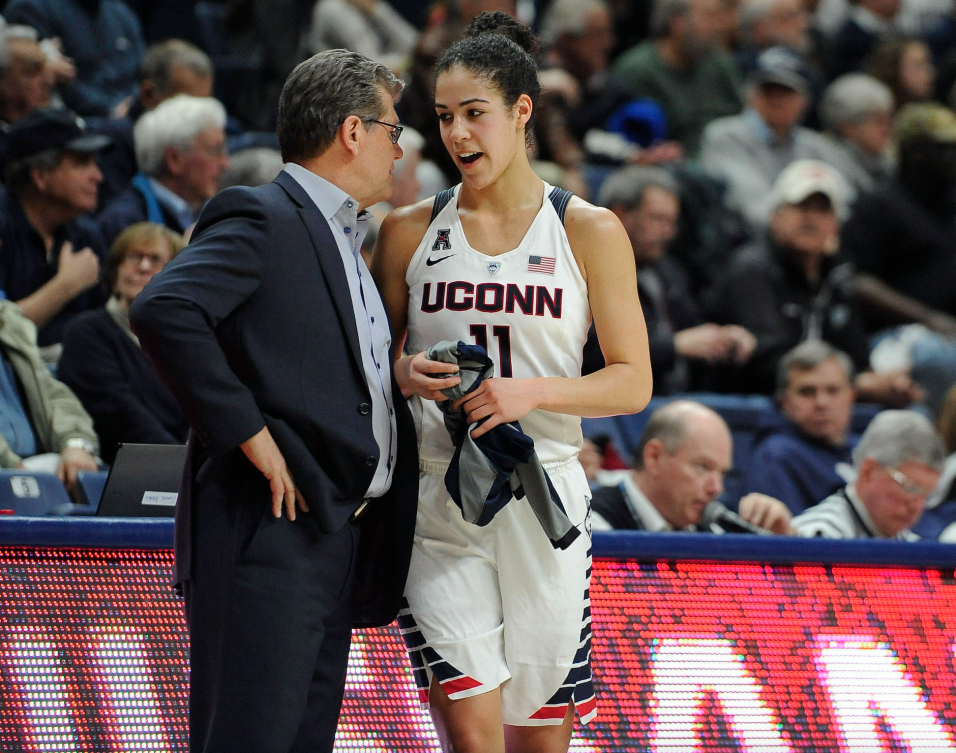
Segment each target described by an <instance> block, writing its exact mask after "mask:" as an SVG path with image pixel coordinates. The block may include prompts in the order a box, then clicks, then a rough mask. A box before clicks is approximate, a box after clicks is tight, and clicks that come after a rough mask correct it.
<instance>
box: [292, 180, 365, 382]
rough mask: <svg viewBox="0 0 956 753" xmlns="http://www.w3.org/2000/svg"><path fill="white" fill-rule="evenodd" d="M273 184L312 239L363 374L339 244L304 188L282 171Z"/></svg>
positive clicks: (360, 371) (363, 369) (353, 310)
mask: <svg viewBox="0 0 956 753" xmlns="http://www.w3.org/2000/svg"><path fill="white" fill-rule="evenodd" d="M275 182H276V183H278V184H279V185H280V186H282V188H284V189H285V192H286V193H287V194H289V196H290V197H291V198H292V200H293V201H295V203H296V204H298V205H299V216H300V217H301V218H302V222H303V223H304V224H305V227H306V229H307V230H308V231H309V238H311V240H312V247H313V249H314V251H315V255H316V257H317V258H318V260H319V266H320V267H321V268H322V272H323V274H324V275H325V281H326V284H327V285H328V288H329V293H330V294H331V296H332V302H333V303H334V304H335V308H336V309H337V310H338V312H339V319H340V320H341V321H342V327H343V329H344V330H345V336H346V339H347V340H348V341H349V347H350V348H351V350H352V356H353V357H354V358H355V365H356V366H357V367H358V370H359V373H361V374H364V373H365V367H364V366H363V363H362V351H361V348H360V346H359V338H358V325H357V324H356V321H355V309H354V308H353V307H352V295H351V293H350V291H349V281H348V278H347V277H346V276H345V268H344V267H343V266H342V256H341V254H340V253H339V247H338V244H337V243H336V242H335V237H334V236H333V235H332V229H331V228H330V227H329V223H328V222H327V221H326V219H325V217H323V216H322V213H321V212H320V211H319V210H318V208H317V207H316V206H315V204H314V203H313V201H312V200H311V199H310V198H309V195H308V194H307V193H306V192H305V189H304V188H302V186H300V185H299V183H298V181H296V179H295V178H293V177H292V176H290V175H288V174H287V173H285V172H281V173H279V175H278V177H276V179H275Z"/></svg>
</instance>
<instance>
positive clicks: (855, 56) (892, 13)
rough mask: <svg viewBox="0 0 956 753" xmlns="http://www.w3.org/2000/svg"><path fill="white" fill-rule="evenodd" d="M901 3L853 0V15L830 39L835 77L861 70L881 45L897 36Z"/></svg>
mask: <svg viewBox="0 0 956 753" xmlns="http://www.w3.org/2000/svg"><path fill="white" fill-rule="evenodd" d="M901 5H902V2H901V0H851V5H850V14H849V16H848V17H847V19H846V21H844V22H843V26H841V27H840V29H839V31H837V33H836V35H835V36H834V37H833V39H832V40H831V41H830V49H829V51H828V53H827V69H828V75H829V77H830V78H831V79H834V78H836V77H837V76H842V75H843V74H844V73H851V72H853V71H858V70H860V69H861V68H862V67H863V63H864V62H865V61H866V58H867V57H868V56H869V55H870V53H871V52H873V50H874V49H876V47H877V45H879V43H880V42H882V41H883V40H885V39H889V38H891V37H892V36H894V34H895V30H894V28H893V20H894V19H895V18H896V15H897V13H899V10H900V6H901Z"/></svg>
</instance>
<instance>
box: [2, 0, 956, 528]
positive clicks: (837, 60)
mask: <svg viewBox="0 0 956 753" xmlns="http://www.w3.org/2000/svg"><path fill="white" fill-rule="evenodd" d="M485 10H504V11H506V12H508V13H509V14H511V15H513V16H515V17H517V18H519V19H521V20H522V21H525V22H527V23H529V24H531V25H532V26H533V28H535V29H536V30H537V31H538V33H539V35H540V37H541V40H542V43H543V53H542V55H541V59H540V80H541V84H542V96H541V100H540V103H539V107H538V111H537V112H536V115H535V133H534V139H533V144H532V145H531V146H530V147H529V148H531V149H532V150H533V157H534V165H535V169H536V171H537V172H538V173H539V174H540V175H541V177H542V178H544V179H545V180H547V181H548V182H550V183H552V184H555V185H559V186H562V187H564V188H567V189H569V190H571V191H573V192H574V193H576V194H578V195H580V196H582V197H583V198H585V199H587V200H589V201H591V202H593V203H595V204H599V205H601V206H604V207H606V208H608V209H609V210H610V211H612V212H613V213H614V214H615V215H617V216H618V217H619V218H620V220H621V222H622V224H623V225H624V227H625V229H626V231H627V233H628V235H629V237H630V240H631V243H632V246H633V249H634V255H635V260H636V263H637V278H638V279H637V283H638V291H639V295H640V299H641V304H642V307H643V310H644V315H645V318H646V321H647V325H648V334H649V338H650V346H651V360H652V366H653V370H654V392H655V395H656V396H659V397H673V396H680V397H681V398H682V399H675V400H674V401H672V402H670V403H668V404H667V405H666V406H664V407H663V408H660V409H659V410H658V411H657V412H656V413H655V414H654V416H653V417H652V418H651V420H650V421H649V422H648V424H647V428H646V430H645V434H644V437H643V438H642V440H641V442H640V444H639V446H637V447H618V448H615V447H613V446H611V445H610V444H609V443H608V442H607V441H606V439H600V438H599V439H598V442H597V444H595V443H588V446H587V447H586V450H585V453H584V454H583V455H582V459H585V460H587V463H588V466H589V467H591V468H592V470H593V472H592V474H591V475H592V477H593V478H594V479H595V484H596V486H598V487H599V489H598V491H597V492H596V493H595V518H596V520H598V521H600V524H601V525H604V524H606V525H608V526H614V527H626V528H634V527H637V528H646V529H650V530H668V529H675V530H680V529H685V528H688V527H692V528H694V529H695V530H698V529H699V530H718V529H719V530H727V528H726V526H723V525H722V524H721V523H720V521H721V520H723V521H724V523H726V522H727V521H728V520H730V518H729V517H728V516H735V517H737V518H739V520H740V521H743V523H745V524H747V525H751V526H753V525H756V526H757V527H758V528H760V529H761V530H763V529H768V530H772V531H775V532H777V533H794V532H796V533H801V534H805V535H822V536H834V537H849V536H854V537H857V536H864V537H874V538H908V537H910V536H915V534H913V533H912V531H911V529H912V528H913V527H914V526H916V527H917V528H919V529H920V530H921V531H922V532H923V535H924V536H931V537H936V536H939V535H941V534H942V535H943V536H944V538H945V537H946V534H945V531H946V526H947V525H948V524H949V523H951V522H953V521H954V520H956V509H954V512H953V513H952V514H951V516H950V518H947V517H946V514H947V513H946V512H945V511H946V510H948V509H949V508H950V505H948V504H947V502H949V501H950V500H953V505H952V507H953V508H956V492H954V491H953V490H952V489H950V488H949V487H950V486H952V482H953V477H954V476H956V462H954V463H949V462H948V461H946V452H947V451H948V452H953V451H954V449H956V394H954V393H953V391H952V388H953V385H954V384H956V294H954V292H953V289H954V287H956V113H954V111H953V109H952V107H953V105H954V104H956V0H394V1H393V2H391V3H389V2H386V0H318V2H315V0H223V1H221V2H195V0H164V1H163V2H159V1H158V0H8V1H7V2H6V3H0V13H2V25H0V161H2V178H3V185H2V187H0V295H2V297H3V299H4V300H3V301H2V303H0V361H2V368H0V395H2V398H0V466H2V467H20V466H26V467H49V468H51V469H55V470H57V471H58V472H59V473H60V475H61V477H62V478H63V479H64V481H65V482H66V483H67V485H68V486H71V485H72V484H73V483H74V482H75V475H76V472H77V471H78V470H82V469H90V468H95V467H97V466H98V465H102V463H104V462H105V463H109V462H110V461H111V460H112V458H113V456H114V455H115V452H116V448H117V445H118V444H119V443H121V442H147V443H181V442H183V441H184V440H185V436H186V431H187V429H186V425H185V422H184V421H183V419H182V416H181V415H180V414H179V411H178V409H177V407H176V405H175V403H174V401H173V400H172V398H171V396H170V394H169V393H168V391H167V390H166V389H165V387H164V386H163V385H162V383H161V382H160V381H159V380H158V379H157V377H156V375H155V374H154V373H153V370H152V368H151V365H150V364H149V362H148V361H147V360H146V358H145V356H144V355H143V354H142V352H141V351H140V349H139V345H138V341H137V339H136V336H135V334H134V333H133V332H132V331H131V330H130V327H129V321H128V317H127V312H128V310H129V306H130V303H131V302H132V300H133V299H134V298H135V296H136V295H137V293H138V292H139V291H140V290H141V289H142V288H143V286H144V285H145V284H146V282H148V280H149V279H150V277H151V276H152V275H154V274H155V273H157V272H158V271H159V270H160V269H162V267H163V265H164V264H165V263H166V262H167V261H169V260H170V259H171V258H172V257H173V256H174V255H175V254H176V253H177V252H178V251H179V250H180V249H181V248H182V247H183V245H184V244H185V243H186V242H188V237H189V233H190V231H191V229H192V226H193V224H194V223H195V221H196V218H197V217H198V214H199V212H200V211H201V210H202V207H203V205H204V203H205V202H206V201H208V200H209V199H210V198H211V197H212V196H213V195H215V193H216V192H217V191H219V190H222V189H223V188H225V187H228V186H232V185H258V184H261V183H265V182H268V181H270V180H272V179H273V178H274V177H275V176H276V175H277V174H278V172H279V171H280V170H281V169H282V160H281V158H280V156H279V153H278V149H277V142H276V138H275V134H274V126H275V117H276V107H277V102H278V95H279V92H280V90H281V87H282V84H283V82H284V81H285V78H286V77H287V76H288V74H289V73H290V72H291V70H292V69H293V68H294V66H295V65H296V64H297V63H298V62H300V61H301V60H303V59H305V58H306V57H308V56H309V55H311V54H314V53H315V52H318V51H321V50H324V49H330V48H338V47H344V48H348V49H352V50H355V51H357V52H360V53H362V54H364V55H366V56H368V57H370V58H373V59H375V60H378V61H380V62H382V63H384V64H386V65H388V66H389V67H390V68H392V69H393V70H394V71H395V72H396V73H397V74H399V75H400V76H402V77H403V78H404V80H405V83H406V87H405V91H404V93H403V96H402V98H401V100H400V102H399V104H398V106H397V109H398V112H399V115H400V118H401V120H402V123H403V125H404V126H405V132H404V135H403V137H402V147H403V149H404V157H403V158H402V160H401V161H400V162H399V163H398V164H397V166H396V169H395V181H394V186H395V192H394V195H393V196H392V198H391V200H390V202H389V203H388V205H379V206H375V207H373V208H372V210H371V211H372V214H373V217H374V218H375V220H376V221H381V219H382V218H383V217H384V216H385V214H386V213H387V212H388V211H389V210H390V209H392V208H395V207H400V206H404V205H407V204H410V203H413V202H414V201H417V200H418V199H421V198H424V197H427V196H430V195H432V194H434V193H436V192H437V191H440V190H442V189H443V188H446V187H448V186H450V185H453V184H454V183H456V182H457V180H458V177H457V171H456V169H455V167H454V164H453V163H452V162H451V160H450V158H449V157H448V155H447V153H446V151H445V148H444V146H443V144H442V142H441V137H440V133H439V128H438V120H437V118H436V116H435V113H434V108H433V103H432V89H433V85H434V80H433V76H432V67H433V65H434V62H435V60H436V58H437V57H438V55H439V54H440V53H441V52H442V51H443V50H444V49H445V48H446V47H447V46H448V45H449V44H450V43H451V42H452V41H453V40H455V39H456V38H457V37H458V36H459V35H460V34H461V33H462V31H463V29H464V28H465V26H466V25H467V23H468V22H469V21H470V20H471V18H473V17H474V16H475V15H477V14H478V13H479V12H481V11H485ZM374 236H375V233H374V232H371V233H369V234H368V237H367V239H366V240H367V244H368V248H367V249H366V251H370V249H371V246H372V244H373V243H374ZM602 365H603V358H602V355H601V350H600V345H599V344H598V342H597V339H596V337H595V336H594V334H593V332H592V337H591V338H590V339H589V342H588V345H587V347H586V349H585V372H586V373H588V372H590V371H593V370H595V369H598V368H600V367H601V366H602ZM41 366H42V368H41ZM701 392H706V393H734V394H758V395H766V396H770V397H771V398H772V399H773V400H774V404H775V406H776V408H775V420H774V422H771V423H772V424H773V425H772V426H770V427H768V430H767V431H766V432H765V433H763V434H762V435H761V436H760V437H759V441H758V442H756V443H755V445H754V448H753V452H752V456H751V458H750V460H751V461H753V462H749V463H748V464H747V468H746V474H745V476H746V478H745V480H744V491H745V494H744V496H743V497H742V498H741V499H739V500H738V499H728V498H727V495H726V494H723V484H722V482H721V480H722V477H723V474H724V473H726V472H727V471H728V469H729V468H730V462H731V460H730V457H731V455H730V453H731V445H730V434H729V431H728V429H727V426H726V424H725V423H724V422H723V419H722V418H721V417H720V416H719V415H717V414H716V413H714V412H713V411H711V410H710V409H707V408H705V407H703V406H702V405H700V404H699V403H696V402H694V394H695V393H701ZM857 402H859V403H868V404H876V405H878V406H880V407H882V408H886V409H888V410H886V411H885V412H884V413H880V414H878V416H877V419H875V420H874V421H873V423H872V424H871V427H870V428H868V429H867V432H864V434H863V436H862V438H858V437H856V436H855V435H851V433H850V432H849V428H848V427H849V425H850V418H849V416H850V414H851V412H852V410H853V406H854V404H855V403H857ZM871 431H872V432H873V435H872V437H870V436H869V435H868V433H869V432H871ZM698 434H700V436H699V437H698ZM697 445H701V446H705V447H706V448H707V452H708V453H710V455H709V456H708V458H707V459H706V460H705V461H701V460H699V459H698V460H694V461H688V463H689V465H687V468H690V469H691V470H687V468H684V471H686V472H687V473H689V474H690V475H691V476H694V478H695V479H696V482H700V483H697V486H698V487H699V488H698V489H697V491H695V492H694V493H692V494H690V493H689V496H687V497H686V499H684V500H683V502H675V501H674V499H671V497H673V496H674V494H678V492H677V491H675V490H679V489H682V488H684V487H682V486H681V482H680V479H679V478H677V477H676V476H674V475H673V473H676V470H675V468H670V472H671V474H672V475H671V476H667V475H666V474H665V475H664V476H660V475H659V474H660V473H661V472H663V471H661V470H660V469H661V468H662V467H663V466H661V462H662V458H663V461H670V460H674V458H677V457H678V456H679V455H680V453H682V452H684V451H685V450H686V449H687V447H689V446H693V447H697ZM944 448H945V449H944ZM692 449H693V448H692ZM698 449H699V448H698ZM688 451H689V450H688ZM695 451H696V450H695ZM619 456H631V457H633V467H632V468H631V469H629V470H626V471H621V472H620V473H618V475H617V476H613V480H612V481H609V482H607V483H606V484H604V485H603V486H602V485H601V483H600V479H601V478H602V474H604V477H608V478H610V476H608V469H609V468H613V467H614V465H615V459H617V458H618V457H619ZM675 462H676V461H675ZM41 463H45V464H46V465H44V466H41ZM31 464H33V465H32V466H31ZM602 465H603V466H604V467H603V469H602ZM618 465H620V463H618ZM664 465H665V466H666V465H667V462H664ZM694 468H696V469H697V470H696V471H693V469H694ZM665 470H667V469H666V468H665ZM682 472H683V471H682ZM694 474H696V476H695V475H694ZM696 482H695V483H696ZM871 482H872V483H871ZM894 485H895V486H894ZM692 486H693V484H692ZM718 487H719V488H718ZM688 488H689V487H688ZM662 490H663V491H662ZM665 492H666V493H665ZM891 492H892V493H891ZM661 494H663V495H664V496H663V497H661ZM881 495H882V497H881ZM887 495H889V497H893V498H894V499H896V498H898V499H897V501H898V502H899V500H904V501H905V500H920V501H921V502H920V504H919V505H918V507H919V510H918V511H917V512H916V513H915V514H914V512H913V509H914V508H915V507H917V505H915V503H914V504H913V505H909V506H907V505H905V504H903V502H899V504H896V505H895V506H894V505H891V504H889V503H886V504H883V503H881V502H879V501H874V500H875V499H878V498H879V499H882V498H883V497H887ZM678 496H680V495H679V494H678ZM664 497H666V498H667V499H665V498H664ZM884 501H885V500H884ZM881 504H882V507H881ZM715 505H720V506H721V508H722V509H718V508H717V507H715ZM887 507H889V508H893V509H892V510H891V511H890V512H889V513H887V512H886V510H884V509H883V508H887ZM924 507H927V508H931V509H928V511H927V512H926V513H924ZM677 508H680V509H679V510H678V511H677V512H674V509H677ZM904 508H905V510H904ZM880 510H883V512H880ZM705 511H706V514H705ZM715 511H716V512H715ZM904 512H905V513H906V514H905V515H904ZM625 513H626V514H625ZM930 513H932V514H933V515H935V516H936V517H935V518H934V519H933V523H932V525H930V524H929V523H925V524H918V523H917V521H918V520H923V519H928V518H926V516H928V515H930ZM887 515H889V517H890V518H893V520H894V521H896V522H894V523H892V524H890V523H887V522H886V516H887ZM894 515H895V516H896V517H895V518H894V517H893V516H894ZM914 515H915V517H914ZM715 516H716V517H715ZM921 516H922V517H921ZM910 518H912V519H910ZM920 526H922V527H920ZM731 528H732V526H731ZM808 532H810V533H808Z"/></svg>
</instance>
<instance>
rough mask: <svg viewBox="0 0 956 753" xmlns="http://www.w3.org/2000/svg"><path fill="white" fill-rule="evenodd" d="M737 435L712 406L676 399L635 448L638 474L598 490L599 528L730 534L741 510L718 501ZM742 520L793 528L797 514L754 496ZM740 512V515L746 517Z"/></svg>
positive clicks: (783, 530) (657, 414)
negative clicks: (792, 516) (733, 435)
mask: <svg viewBox="0 0 956 753" xmlns="http://www.w3.org/2000/svg"><path fill="white" fill-rule="evenodd" d="M731 455H732V439H731V436H730V430H729V429H728V428H727V424H726V423H725V422H724V419H722V418H721V417H720V416H719V415H717V414H716V413H715V412H714V411H712V410H711V409H710V408H707V407H705V406H703V405H701V404H700V403H695V402H691V401H689V400H677V401H675V402H672V403H668V404H667V405H665V406H663V407H661V408H658V409H657V410H656V411H654V413H653V415H651V418H650V420H649V421H648V422H647V426H645V428H644V433H643V434H642V435H641V439H640V441H639V442H638V445H637V449H636V450H635V451H634V463H633V468H632V470H631V472H630V473H629V474H628V475H627V476H625V477H624V479H623V481H621V483H620V484H618V485H616V486H607V487H603V488H600V489H598V490H597V491H595V492H594V497H593V498H592V500H591V525H592V527H593V528H594V530H599V531H600V530H608V529H611V528H613V529H631V530H641V531H651V532H655V533H656V532H662V531H688V532H690V531H702V532H707V533H725V532H728V531H733V530H735V528H734V527H733V526H732V525H730V524H727V523H726V522H725V521H727V520H728V518H729V519H730V520H733V519H734V518H737V516H735V515H733V514H728V513H729V510H727V508H726V507H724V506H723V505H722V504H721V503H719V502H717V497H719V496H720V495H721V493H722V492H723V490H724V474H725V473H726V472H727V471H728V470H729V469H730V465H731ZM739 511H740V514H739V518H743V522H744V524H745V525H746V524H748V523H749V524H752V525H754V526H759V527H760V528H764V529H767V530H769V531H773V532H774V533H780V534H788V533H790V513H789V512H788V511H787V508H786V506H785V505H784V504H783V503H782V502H780V501H779V500H777V499H774V498H772V497H768V496H767V495H765V494H749V495H747V496H746V497H744V498H743V499H742V500H740V505H739ZM739 518H737V519H738V520H739Z"/></svg>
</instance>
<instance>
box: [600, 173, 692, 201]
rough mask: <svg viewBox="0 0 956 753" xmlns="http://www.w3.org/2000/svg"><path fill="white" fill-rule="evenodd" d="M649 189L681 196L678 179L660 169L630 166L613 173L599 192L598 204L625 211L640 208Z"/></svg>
mask: <svg viewBox="0 0 956 753" xmlns="http://www.w3.org/2000/svg"><path fill="white" fill-rule="evenodd" d="M648 188H661V189H663V190H665V191H667V192H668V193H670V194H673V195H674V196H680V184H679V183H678V182H677V178H675V177H674V176H673V175H671V174H670V173H669V172H667V170H664V169H663V168H660V167H647V166H642V165H629V166H628V167H622V168H620V169H618V170H615V171H614V172H613V173H611V174H610V175H609V176H608V177H607V179H606V180H605V181H604V183H603V184H602V185H601V190H600V191H599V192H598V200H597V203H598V204H599V205H600V206H602V207H607V208H608V209H610V208H611V207H616V206H618V205H623V206H624V208H625V209H633V208H634V207H636V206H639V205H640V203H641V201H643V199H644V192H645V191H647V189H648Z"/></svg>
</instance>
